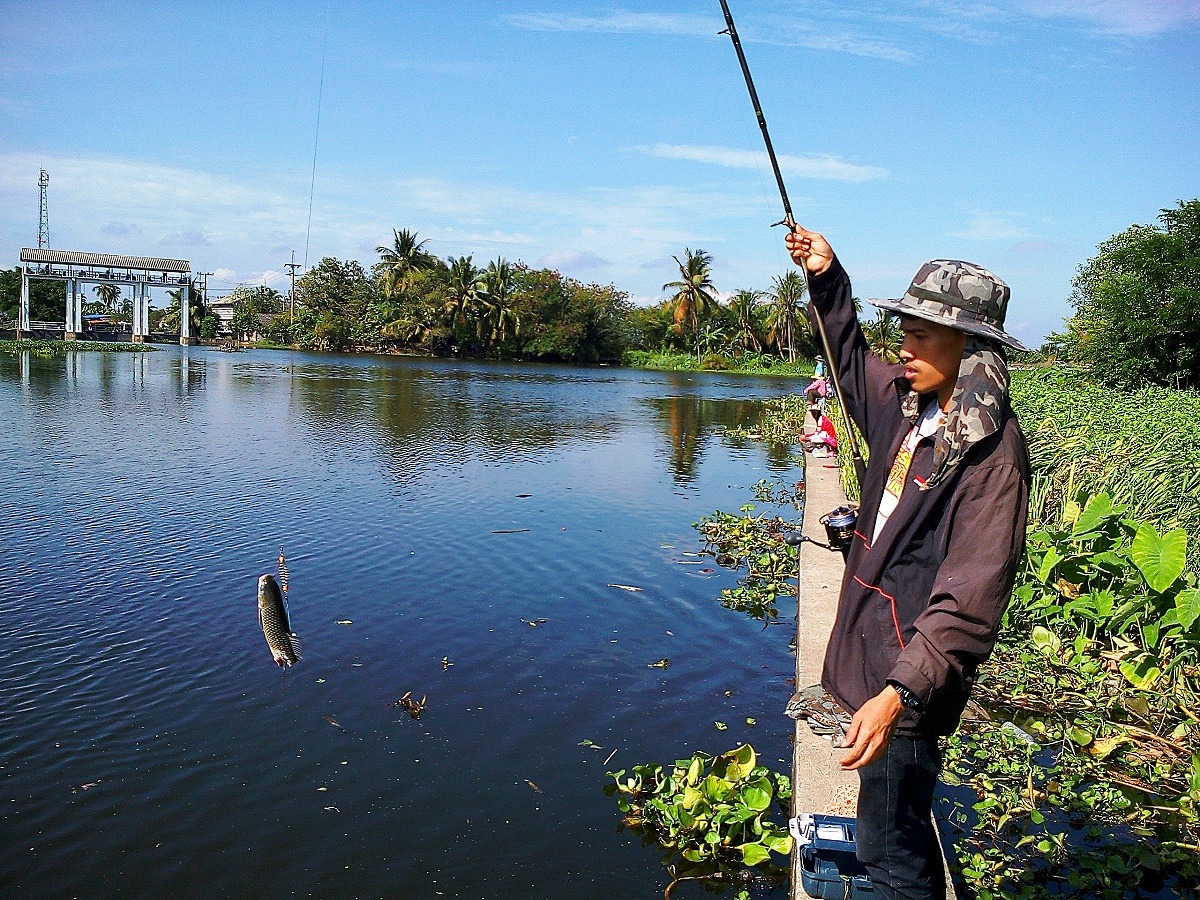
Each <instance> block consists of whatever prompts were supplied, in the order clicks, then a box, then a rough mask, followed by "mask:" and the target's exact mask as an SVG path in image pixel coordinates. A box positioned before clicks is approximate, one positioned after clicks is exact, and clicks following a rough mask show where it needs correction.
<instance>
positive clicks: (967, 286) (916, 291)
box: [870, 259, 1028, 350]
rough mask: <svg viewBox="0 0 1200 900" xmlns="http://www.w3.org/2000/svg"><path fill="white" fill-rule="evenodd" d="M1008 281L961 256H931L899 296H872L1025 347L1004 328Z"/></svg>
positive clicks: (887, 305)
mask: <svg viewBox="0 0 1200 900" xmlns="http://www.w3.org/2000/svg"><path fill="white" fill-rule="evenodd" d="M1008 297H1009V291H1008V285H1007V284H1005V283H1004V282H1003V281H1001V280H1000V279H999V278H997V277H996V276H995V275H993V274H992V273H991V272H989V271H988V270H987V269H985V268H983V266H977V265H975V264H974V263H969V262H964V261H963V260H961V259H931V260H930V261H929V262H927V263H925V265H923V266H921V268H920V270H919V271H918V272H917V274H916V276H915V277H914V278H913V280H912V284H910V285H909V286H908V290H907V291H905V293H904V296H903V297H901V298H900V299H899V300H871V301H870V303H871V304H872V305H874V306H878V307H879V308H880V309H886V310H888V311H889V312H894V313H898V314H899V315H904V316H916V317H917V318H918V319H926V320H928V321H930V322H936V323H937V324H939V325H946V326H948V327H950V328H954V329H957V330H958V331H965V332H967V333H969V334H977V335H979V336H981V337H985V338H991V339H992V340H994V341H999V342H1000V343H1001V344H1005V345H1006V346H1009V347H1012V348H1013V349H1014V350H1025V349H1028V348H1026V347H1025V346H1024V345H1023V344H1022V343H1021V342H1020V341H1018V340H1017V339H1016V338H1014V337H1013V336H1012V335H1010V334H1006V333H1005V331H1004V314H1005V312H1006V311H1007V309H1008Z"/></svg>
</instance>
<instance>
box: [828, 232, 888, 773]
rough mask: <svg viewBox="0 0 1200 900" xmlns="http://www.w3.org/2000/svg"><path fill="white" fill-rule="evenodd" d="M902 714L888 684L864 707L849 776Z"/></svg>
mask: <svg viewBox="0 0 1200 900" xmlns="http://www.w3.org/2000/svg"><path fill="white" fill-rule="evenodd" d="M826 246H829V245H828V244H826ZM902 712H904V704H903V703H901V702H900V695H899V694H897V693H896V689H895V688H894V687H892V686H891V685H890V684H889V685H888V686H887V687H885V688H884V689H883V690H882V691H880V692H879V693H878V694H876V695H875V696H874V697H872V698H871V699H870V700H868V701H867V702H866V703H864V704H863V705H862V707H861V708H860V709H859V710H858V712H856V713H855V714H854V718H853V719H851V720H850V728H849V729H848V730H847V731H846V741H845V743H846V746H847V747H849V748H850V749H849V752H847V753H846V755H845V756H843V757H842V768H843V769H844V770H845V771H847V772H849V771H853V770H854V769H861V768H862V767H863V766H866V765H869V764H871V763H873V762H875V760H877V759H878V758H879V757H880V755H882V753H883V751H884V750H886V749H887V745H888V742H889V741H890V740H891V739H892V732H893V731H894V730H895V728H896V722H897V721H899V719H900V713H902Z"/></svg>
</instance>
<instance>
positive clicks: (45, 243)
mask: <svg viewBox="0 0 1200 900" xmlns="http://www.w3.org/2000/svg"><path fill="white" fill-rule="evenodd" d="M49 186H50V173H49V172H47V171H46V170H45V169H38V189H39V192H38V193H39V196H38V249H39V250H45V249H46V248H47V247H49V246H50V209H49V207H48V206H47V205H46V188H47V187H49Z"/></svg>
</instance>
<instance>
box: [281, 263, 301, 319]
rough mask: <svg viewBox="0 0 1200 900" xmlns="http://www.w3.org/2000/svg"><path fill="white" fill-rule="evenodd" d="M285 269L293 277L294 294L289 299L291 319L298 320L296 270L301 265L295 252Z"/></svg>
mask: <svg viewBox="0 0 1200 900" xmlns="http://www.w3.org/2000/svg"><path fill="white" fill-rule="evenodd" d="M284 268H285V269H287V270H288V271H289V272H290V273H291V275H292V294H291V297H290V298H289V299H288V305H289V308H290V313H289V317H290V318H293V319H294V318H296V270H297V269H298V268H300V263H298V262H296V251H295V250H293V251H292V261H291V262H290V263H286V264H285V265H284Z"/></svg>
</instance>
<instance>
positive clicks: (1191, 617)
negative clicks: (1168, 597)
mask: <svg viewBox="0 0 1200 900" xmlns="http://www.w3.org/2000/svg"><path fill="white" fill-rule="evenodd" d="M1175 613H1176V615H1177V616H1178V617H1179V624H1180V626H1182V628H1183V630H1184V631H1190V630H1191V628H1192V625H1194V624H1195V622H1196V620H1197V619H1200V588H1191V589H1190V590H1186V591H1180V592H1179V593H1178V594H1176V595H1175Z"/></svg>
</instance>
